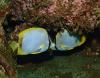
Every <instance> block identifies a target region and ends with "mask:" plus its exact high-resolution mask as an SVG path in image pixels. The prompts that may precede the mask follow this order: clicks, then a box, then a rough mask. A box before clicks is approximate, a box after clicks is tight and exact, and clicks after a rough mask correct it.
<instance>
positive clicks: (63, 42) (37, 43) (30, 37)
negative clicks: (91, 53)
mask: <svg viewBox="0 0 100 78" xmlns="http://www.w3.org/2000/svg"><path fill="white" fill-rule="evenodd" d="M85 41H86V37H85V36H84V35H83V36H80V37H78V36H76V35H74V34H70V32H68V31H67V30H66V29H64V30H63V32H61V31H59V32H58V33H57V34H56V36H55V42H53V41H52V40H51V39H50V36H49V35H48V33H47V31H46V30H45V29H44V28H29V29H26V30H24V31H22V32H20V33H19V40H18V43H16V42H13V43H12V44H11V47H12V49H13V50H15V49H16V48H18V52H17V54H18V55H27V54H39V53H42V52H46V51H47V50H48V49H51V50H59V51H66V50H72V49H74V48H75V47H78V46H81V45H82V44H84V43H85ZM13 44H14V45H16V46H17V47H16V46H13Z"/></svg>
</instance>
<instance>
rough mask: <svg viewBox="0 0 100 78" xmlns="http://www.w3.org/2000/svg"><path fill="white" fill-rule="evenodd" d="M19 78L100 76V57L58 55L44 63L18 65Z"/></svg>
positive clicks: (89, 77)
mask: <svg viewBox="0 0 100 78" xmlns="http://www.w3.org/2000/svg"><path fill="white" fill-rule="evenodd" d="M17 71H18V78H100V57H99V56H96V57H95V56H94V57H86V56H80V55H74V54H73V55H71V56H56V57H55V58H54V59H52V60H49V61H47V62H43V63H37V64H30V65H27V66H26V67H17Z"/></svg>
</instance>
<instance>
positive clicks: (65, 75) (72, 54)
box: [0, 0, 100, 78]
mask: <svg viewBox="0 0 100 78" xmlns="http://www.w3.org/2000/svg"><path fill="white" fill-rule="evenodd" d="M11 1H13V2H14V1H15V2H17V1H18V0H0V78H100V37H99V36H100V24H99V22H100V6H98V8H97V11H96V12H97V15H96V16H97V18H98V19H97V20H96V21H98V22H96V23H98V26H93V28H91V27H88V25H91V24H90V23H92V25H95V23H94V22H92V21H90V23H88V20H87V22H83V23H82V27H79V28H78V29H76V30H75V31H74V29H75V28H74V27H73V26H74V25H73V24H75V25H80V24H81V22H80V20H78V21H79V22H78V23H77V24H76V22H77V21H74V23H72V22H71V23H70V25H72V27H69V30H70V31H72V32H78V33H84V34H85V35H86V38H87V40H86V42H85V43H84V44H83V45H82V46H79V47H77V48H75V49H73V50H70V51H66V52H63V51H61V52H60V51H54V52H53V51H52V53H53V54H51V56H52V57H51V58H50V59H47V60H44V61H42V62H33V63H30V62H29V63H27V64H23V65H18V64H17V62H16V59H17V58H16V53H14V52H13V51H12V49H11V48H10V46H9V45H8V41H7V40H6V39H8V38H9V33H7V34H6V35H5V31H4V30H3V25H2V24H3V22H4V19H5V18H6V14H8V13H9V11H10V9H11V8H10V7H9V5H10V3H11ZM19 1H20V0H19ZM22 1H24V0H22ZM34 1H37V5H35V4H34V6H36V7H35V10H36V9H37V8H38V7H41V6H43V7H45V6H47V5H46V4H48V2H46V0H43V1H44V4H42V5H39V4H38V1H41V0H33V2H34ZM48 1H50V0H48ZM53 1H56V0H53ZM58 1H60V0H58ZM64 1H67V0H64ZM71 1H72V0H71ZM77 1H80V0H76V2H77ZM90 1H95V0H90ZM97 1H98V5H99V4H100V1H99V0H97ZM83 2H84V0H83ZM44 5H45V6H44ZM14 7H15V9H16V7H18V6H14ZM13 10H14V9H13ZM16 11H17V10H16ZM16 11H15V15H16V17H17V18H15V19H14V20H16V19H21V20H22V17H25V16H26V15H27V16H26V17H25V18H23V19H24V20H25V21H27V20H29V19H31V18H30V17H32V16H29V15H28V14H27V12H26V11H25V12H26V13H24V14H26V15H24V14H23V16H20V15H21V12H20V10H19V12H18V11H17V12H18V13H17V12H16ZM49 11H50V10H49ZM65 11H66V10H65ZM41 12H44V11H41ZM58 12H59V10H58V11H57V14H58ZM13 13H14V11H13ZM50 13H51V15H52V14H53V13H52V12H51V11H50ZM57 14H56V15H57ZM61 14H63V13H62V12H60V14H58V16H60V15H61ZM30 15H31V14H30ZM47 15H48V14H47ZM47 15H45V14H44V15H43V16H44V18H45V19H48V18H49V17H50V19H49V20H48V21H46V23H45V22H43V19H44V18H43V19H42V18H41V15H40V16H39V18H38V17H37V18H34V19H31V20H29V21H28V22H29V24H28V25H30V22H31V21H33V20H35V22H34V23H35V25H38V26H44V25H46V26H47V28H50V26H51V25H52V26H54V27H52V28H51V29H56V28H59V26H62V24H57V23H55V20H53V22H52V21H51V20H52V19H54V18H55V17H52V16H48V18H46V17H45V16H47ZM18 16H19V17H18ZM35 16H37V15H36V13H34V16H33V17H35ZM63 17H65V16H63ZM56 19H59V20H57V22H59V21H61V22H62V20H61V19H60V18H58V17H57V18H56ZM68 19H69V21H70V20H71V19H70V18H69V17H68ZM78 19H79V18H78ZM8 20H10V19H8ZM85 20H86V19H85ZM90 20H92V19H90ZM82 21H84V20H82ZM94 21H95V20H94ZM32 23H33V22H32ZM53 23H54V24H53ZM86 23H87V24H86ZM56 24H57V25H56ZM85 24H86V25H87V26H86V25H85ZM11 25H12V23H11ZM49 25H50V26H49ZM22 26H26V24H25V25H22ZM56 26H57V27H56ZM85 26H86V28H85ZM96 27H97V28H96ZM9 28H10V27H9ZM26 28H27V27H26ZM76 28H77V27H76ZM19 29H20V28H19ZM23 29H24V28H22V30H23ZM79 29H82V30H79ZM84 29H86V30H84ZM91 29H92V30H91ZM12 30H13V29H12ZM12 30H11V32H12ZM88 30H89V31H88ZM20 31H21V30H20ZM81 31H82V32H81ZM83 31H85V32H83ZM51 32H52V31H51ZM15 33H16V32H14V34H15ZM6 36H7V38H6ZM14 36H15V35H14ZM8 40H9V42H10V41H12V40H10V39H8ZM15 40H16V38H15ZM12 45H13V44H12Z"/></svg>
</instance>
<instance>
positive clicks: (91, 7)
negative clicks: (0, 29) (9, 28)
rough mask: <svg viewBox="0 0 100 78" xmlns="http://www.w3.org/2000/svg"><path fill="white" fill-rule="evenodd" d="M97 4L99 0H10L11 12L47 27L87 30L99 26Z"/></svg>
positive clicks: (99, 8)
mask: <svg viewBox="0 0 100 78" xmlns="http://www.w3.org/2000/svg"><path fill="white" fill-rule="evenodd" d="M13 4H14V5H13ZM99 5H100V1H99V0H30V1H28V0H21V1H19V0H12V14H14V15H15V16H16V18H17V19H24V20H27V21H28V22H31V23H37V24H39V25H41V26H42V25H45V26H47V27H49V28H51V27H52V28H54V29H58V28H61V27H66V28H68V29H69V30H71V31H74V32H78V31H84V30H85V31H86V32H89V31H91V30H93V29H95V28H96V27H98V26H99V25H98V24H99V23H100V19H99V18H100V12H98V11H99V10H100V6H99Z"/></svg>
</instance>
